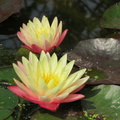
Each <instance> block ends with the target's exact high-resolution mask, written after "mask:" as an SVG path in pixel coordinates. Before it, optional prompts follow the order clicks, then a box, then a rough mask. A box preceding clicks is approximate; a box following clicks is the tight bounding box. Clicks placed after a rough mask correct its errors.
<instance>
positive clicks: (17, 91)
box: [8, 86, 60, 111]
mask: <svg viewBox="0 0 120 120" xmlns="http://www.w3.org/2000/svg"><path fill="white" fill-rule="evenodd" d="M8 89H9V90H10V91H12V92H13V93H15V94H16V95H18V96H19V97H22V98H24V99H26V100H28V101H30V102H33V103H36V104H39V105H40V106H41V107H43V108H45V109H48V110H51V111H55V110H56V109H57V108H58V107H59V105H60V103H54V102H51V103H49V102H42V101H40V100H39V99H38V98H37V97H36V98H35V97H32V96H30V95H28V94H27V93H25V92H24V91H23V90H22V89H20V88H19V87H18V86H8Z"/></svg>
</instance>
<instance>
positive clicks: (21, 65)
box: [17, 61, 26, 74]
mask: <svg viewBox="0 0 120 120" xmlns="http://www.w3.org/2000/svg"><path fill="white" fill-rule="evenodd" d="M17 64H18V67H19V68H20V69H21V71H22V72H23V73H25V74H26V70H25V68H24V66H23V64H22V63H21V62H20V61H17Z"/></svg>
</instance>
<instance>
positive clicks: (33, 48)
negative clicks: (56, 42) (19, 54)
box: [22, 44, 55, 53]
mask: <svg viewBox="0 0 120 120" xmlns="http://www.w3.org/2000/svg"><path fill="white" fill-rule="evenodd" d="M22 46H23V47H25V48H27V49H29V50H31V51H33V52H35V53H41V51H42V50H43V51H44V52H51V51H52V50H53V48H54V47H55V46H52V47H50V48H48V49H46V50H44V49H42V48H40V47H38V46H37V45H35V44H33V45H32V46H31V47H29V46H26V45H22Z"/></svg>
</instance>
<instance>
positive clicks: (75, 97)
mask: <svg viewBox="0 0 120 120" xmlns="http://www.w3.org/2000/svg"><path fill="white" fill-rule="evenodd" d="M84 97H85V96H84V95H82V94H69V95H68V96H67V97H66V98H65V99H63V100H61V101H60V103H65V102H73V101H76V100H79V99H82V98H84Z"/></svg>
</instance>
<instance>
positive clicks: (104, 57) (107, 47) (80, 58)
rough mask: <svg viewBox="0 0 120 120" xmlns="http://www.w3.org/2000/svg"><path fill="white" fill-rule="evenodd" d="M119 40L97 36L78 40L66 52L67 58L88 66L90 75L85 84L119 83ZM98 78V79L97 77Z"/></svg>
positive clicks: (81, 66)
mask: <svg viewBox="0 0 120 120" xmlns="http://www.w3.org/2000/svg"><path fill="white" fill-rule="evenodd" d="M119 46H120V41H119V40H117V39H113V38H106V39H105V38H97V39H89V40H84V41H80V42H79V43H78V44H77V45H76V46H75V47H74V48H73V49H72V50H71V51H70V52H67V53H68V60H70V61H71V60H75V65H76V66H78V67H80V68H88V69H89V70H91V71H89V70H88V71H87V73H88V75H89V76H90V77H91V78H90V79H89V80H88V82H87V84H120V69H119V68H120V47H119ZM98 78H99V79H98Z"/></svg>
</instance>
